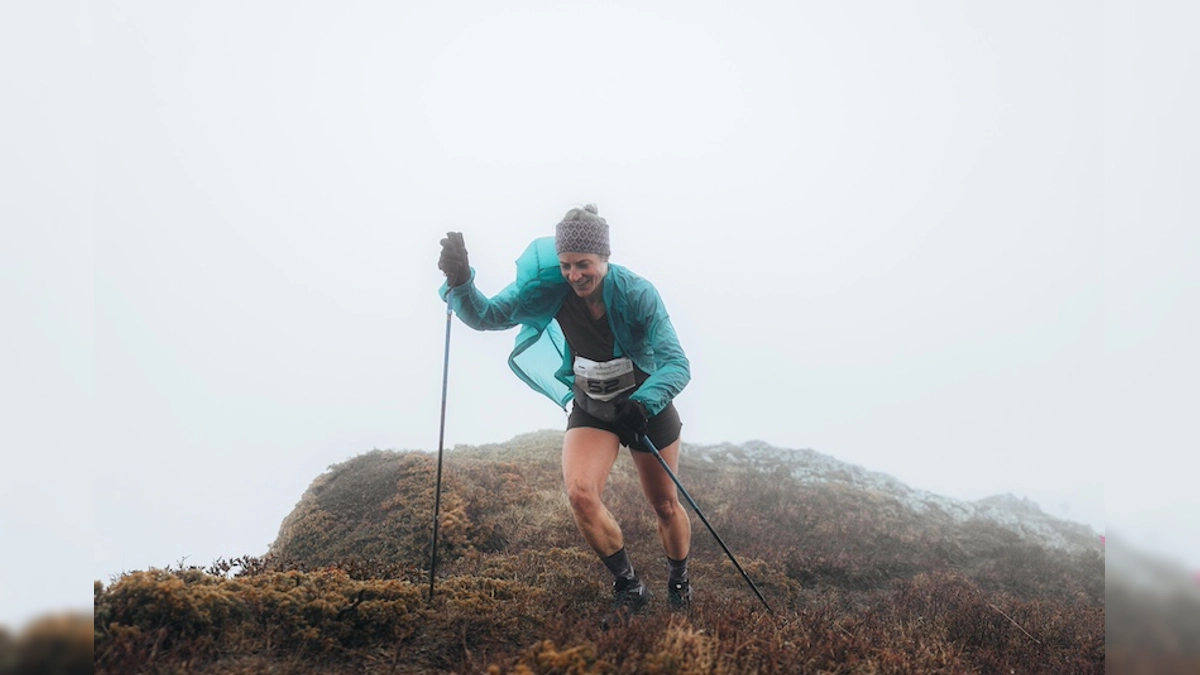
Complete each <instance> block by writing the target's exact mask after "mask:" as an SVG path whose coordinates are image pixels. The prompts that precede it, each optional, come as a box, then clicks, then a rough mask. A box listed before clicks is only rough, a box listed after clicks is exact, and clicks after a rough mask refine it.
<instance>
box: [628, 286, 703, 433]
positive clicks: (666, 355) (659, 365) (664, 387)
mask: <svg viewBox="0 0 1200 675" xmlns="http://www.w3.org/2000/svg"><path fill="white" fill-rule="evenodd" d="M634 306H635V308H636V309H635V314H636V315H637V317H638V320H639V321H641V322H642V323H643V325H644V326H645V331H646V332H645V337H644V340H645V341H646V344H647V345H648V346H649V347H650V349H651V350H653V353H654V364H655V369H654V372H652V373H649V377H648V378H647V379H646V381H645V382H643V383H642V385H641V386H640V387H638V389H637V391H635V392H634V393H633V394H632V395H631V396H630V397H629V398H630V399H632V400H637V401H641V402H642V404H643V405H645V406H646V411H647V412H648V413H649V414H650V416H651V417H653V416H654V415H657V414H658V413H660V412H662V411H663V409H664V408H666V407H667V405H668V404H669V403H670V402H671V401H672V399H674V398H675V397H676V396H678V395H679V392H681V391H683V388H684V387H685V386H687V383H688V381H689V380H691V379H692V371H691V365H690V363H689V362H688V358H687V356H686V355H685V354H684V353H683V347H681V346H680V345H679V337H678V336H677V335H676V334H675V327H674V326H673V325H672V324H671V317H670V316H669V315H668V314H667V308H666V306H665V305H664V304H663V301H662V298H660V297H659V295H658V291H657V290H656V289H655V288H654V287H653V286H651V285H650V284H649V283H646V284H645V286H644V287H643V288H642V289H640V292H639V293H638V294H637V301H636V302H635V303H634Z"/></svg>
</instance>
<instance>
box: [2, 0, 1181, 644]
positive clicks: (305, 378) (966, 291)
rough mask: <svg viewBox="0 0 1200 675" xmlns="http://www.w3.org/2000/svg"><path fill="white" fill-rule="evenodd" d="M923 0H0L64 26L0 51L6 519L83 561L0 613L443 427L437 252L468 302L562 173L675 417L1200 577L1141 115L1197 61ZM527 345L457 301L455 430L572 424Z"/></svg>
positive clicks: (195, 543)
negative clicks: (502, 0)
mask: <svg viewBox="0 0 1200 675" xmlns="http://www.w3.org/2000/svg"><path fill="white" fill-rule="evenodd" d="M643 4H644V5H645V6H643ZM912 4H915V5H917V6H900V5H896V4H895V3H884V2H861V3H837V4H829V3H783V2H748V3H741V4H739V5H738V6H737V7H736V8H734V7H733V6H732V5H728V3H694V2H692V3H687V4H684V3H606V4H605V5H603V6H599V5H593V4H584V3H578V4H573V3H550V2H518V3H515V4H514V3H508V4H504V5H503V6H500V5H495V4H494V3H482V2H476V3H446V4H437V3H430V2H406V3H382V2H356V3H355V2H352V3H343V4H340V5H338V6H337V7H334V6H332V5H324V4H319V3H288V4H284V3H254V4H252V5H246V4H245V3H233V2H215V3H206V4H204V5H202V6H201V5H197V6H189V5H171V6H168V5H164V4H162V3H151V2H116V3H103V4H99V5H96V6H93V5H91V4H87V3H84V4H81V5H78V6H76V7H72V8H57V9H40V8H39V9H32V8H31V9H23V8H21V9H6V10H5V12H6V13H18V14H21V16H20V17H18V18H22V19H25V20H26V21H35V22H36V23H37V25H39V26H42V27H43V28H44V29H48V30H49V29H51V27H53V30H52V32H53V34H55V35H57V36H58V37H59V42H58V43H55V44H61V45H62V46H63V49H61V50H47V49H45V47H40V46H39V45H40V43H39V40H38V39H37V38H36V37H34V35H33V34H32V33H28V32H21V31H12V30H9V31H5V37H6V38H9V37H11V38H12V39H11V40H10V39H5V40H3V41H0V44H3V45H4V46H3V47H0V49H2V50H4V55H5V56H6V57H8V58H7V60H8V61H9V62H10V63H30V64H31V65H30V66H29V67H26V68H21V67H17V68H13V67H9V68H7V69H6V71H5V73H6V75H5V76H6V78H7V80H8V83H9V84H11V85H12V86H11V87H6V93H5V94H4V96H6V97H7V98H9V99H12V100H14V101H15V102H17V103H19V104H23V105H19V106H9V105H6V106H4V108H5V110H8V111H12V110H16V111H17V112H16V113H6V117H7V116H8V115H10V114H11V115H14V119H13V120H12V123H11V124H8V125H6V126H7V127H9V128H10V129H14V128H19V129H21V130H22V132H21V133H15V132H13V131H6V132H5V139H6V147H7V148H9V149H10V150H11V151H12V152H13V153H15V154H13V155H12V156H13V157H15V158H17V160H16V161H5V162H4V163H3V166H4V170H5V183H6V187H5V190H6V191H8V192H10V193H11V194H10V197H12V198H11V199H6V200H5V202H6V208H5V212H6V213H11V215H10V216H7V217H6V218H5V219H6V220H9V222H12V223H19V224H21V226H20V227H14V228H9V227H6V228H5V229H4V232H5V235H4V236H5V238H6V239H5V246H4V248H3V256H4V269H5V272H6V276H5V286H4V291H5V294H4V300H5V306H6V307H9V306H10V305H11V306H12V307H13V308H14V309H15V315H16V316H21V317H24V318H25V320H24V321H23V323H22V326H23V329H22V330H19V331H14V330H9V331H5V341H6V342H5V344H4V347H5V350H4V351H5V352H6V356H8V359H7V360H8V361H11V365H10V366H6V367H7V368H8V369H9V370H10V372H11V373H13V375H14V377H13V378H12V379H11V380H10V382H12V383H15V384H16V385H17V386H12V385H10V386H8V387H6V388H5V397H6V398H5V403H6V406H5V407H6V408H7V409H8V410H9V411H10V412H11V413H12V414H13V418H14V419H15V420H19V422H18V423H17V424H16V425H15V426H14V427H13V428H14V429H15V433H13V434H12V438H6V441H8V443H7V444H8V445H9V448H6V457H9V456H11V458H12V459H14V460H15V466H14V465H13V464H11V463H10V468H11V470H10V471H6V472H5V473H4V477H3V479H2V480H3V484H2V486H0V487H3V492H4V498H3V499H4V502H3V512H4V518H5V520H4V521H3V524H4V532H5V538H6V539H10V540H12V541H14V542H18V543H19V544H20V546H21V547H22V548H23V549H34V550H44V551H47V555H48V557H49V558H50V559H51V560H55V561H59V562H56V563H53V564H51V565H49V566H48V567H46V568H45V572H44V574H47V575H50V574H55V575H57V578H63V579H67V578H70V579H76V580H78V588H69V589H68V588H66V587H63V589H62V590H61V591H57V593H58V594H57V595H54V594H50V595H47V594H46V592H45V591H44V589H42V591H41V592H40V593H39V592H38V591H37V590H31V589H30V588H29V586H28V585H27V584H23V583H19V582H17V581H16V579H17V578H18V575H19V574H23V573H25V570H24V567H23V566H22V565H21V564H19V563H17V562H14V561H11V560H6V561H5V562H4V563H3V565H2V566H0V575H2V576H0V608H2V609H0V622H3V621H6V620H7V621H9V622H13V621H19V620H22V618H24V617H27V616H28V615H29V613H30V612H31V611H34V609H38V608H40V607H41V606H43V605H46V606H49V605H53V606H61V605H66V604H71V605H78V606H83V602H84V599H83V596H82V588H84V587H86V583H87V580H88V578H91V579H99V580H102V581H107V580H108V579H109V578H110V577H111V576H112V575H115V574H119V573H120V572H122V571H125V570H133V569H144V568H146V567H149V566H165V565H169V564H173V563H175V562H177V561H179V560H181V559H184V558H186V559H187V561H188V562H190V563H194V564H200V565H206V564H208V563H210V562H211V561H212V560H213V559H214V558H216V557H220V556H224V557H230V556H236V555H241V554H244V553H250V554H261V553H263V552H265V550H266V547H267V545H268V544H269V543H270V542H271V541H272V540H273V539H274V537H275V534H276V532H277V529H278V526H279V523H280V522H281V520H282V519H283V517H284V516H285V515H287V513H288V512H289V511H290V510H291V508H292V507H293V505H294V504H295V503H296V501H297V500H298V499H299V497H300V495H301V494H302V493H303V491H304V490H305V488H306V487H307V486H308V484H309V482H310V481H311V480H312V479H313V478H314V477H316V476H317V475H318V474H319V473H320V472H321V471H323V470H324V469H325V468H326V467H327V466H329V465H331V464H334V463H337V462H340V461H343V460H345V459H346V458H348V457H351V456H353V455H356V454H359V453H361V452H364V451H368V450H370V449H372V448H395V449H422V450H434V449H436V445H437V431H438V429H437V419H438V406H439V402H440V399H439V394H440V385H441V379H440V378H441V360H442V338H443V332H442V331H443V328H444V313H443V312H444V306H443V305H442V303H441V302H440V301H439V300H438V297H437V294H436V288H437V286H438V285H439V284H440V282H441V278H440V275H439V273H438V271H437V269H436V257H437V252H438V245H437V242H438V239H439V238H440V237H441V236H443V234H444V232H445V231H446V230H450V229H453V230H460V231H462V232H464V234H465V239H466V244H467V247H468V249H469V250H470V254H471V261H472V264H473V265H474V266H475V267H476V270H477V283H478V285H479V286H480V288H481V289H482V290H484V291H485V292H487V293H489V294H490V293H494V292H496V291H498V290H499V289H500V288H501V287H503V286H504V285H505V284H507V283H508V282H509V281H510V280H511V278H512V274H513V270H514V267H513V260H514V259H515V258H516V256H517V255H518V254H519V253H520V252H521V250H523V248H524V247H525V245H526V244H527V243H528V241H529V240H531V239H532V238H534V237H537V236H545V235H549V234H552V233H553V226H554V224H555V222H557V220H558V218H559V217H560V216H561V215H562V214H563V213H564V212H565V211H566V210H568V209H569V208H571V207H573V206H576V205H578V204H581V203H583V202H595V203H597V204H598V205H599V208H600V213H601V215H603V216H605V217H606V218H607V219H608V222H609V223H610V225H611V227H612V248H613V258H612V260H613V262H615V263H619V264H623V265H626V266H628V267H630V268H632V269H633V270H634V271H635V272H637V273H639V274H641V275H643V276H645V277H647V278H648V279H650V280H651V281H652V282H654V284H655V285H656V286H657V287H658V289H659V291H660V292H661V294H662V296H663V298H664V301H665V302H666V305H667V307H668V309H669V311H670V312H671V316H672V320H673V321H674V323H675V326H676V329H677V331H678V333H679V336H680V340H681V343H682V345H683V347H684V349H685V351H686V352H687V354H688V356H689V357H690V359H691V362H692V367H693V380H692V382H691V384H689V386H688V388H687V389H686V390H685V391H684V393H683V394H682V395H681V396H680V397H679V399H678V405H679V408H680V412H681V415H682V417H683V420H684V432H683V434H684V441H685V443H686V442H693V443H718V442H723V441H730V442H743V441H746V440H750V439H761V440H764V441H767V442H769V443H772V444H775V445H779V446H783V447H793V448H813V449H815V450H818V451H821V452H825V453H828V454H831V455H833V456H835V457H837V458H839V459H842V460H846V461H850V462H853V463H856V464H860V465H862V466H864V467H866V468H868V469H871V470H877V471H883V472H886V473H889V474H892V475H894V476H896V477H897V478H899V479H900V480H902V481H904V482H906V483H908V484H909V485H911V486H913V487H915V488H920V489H926V490H931V491H933V492H937V493H941V494H946V495H949V496H953V497H957V498H963V499H978V498H982V497H985V496H988V495H991V494H995V493H1005V492H1011V493H1013V494H1016V495H1018V496H1028V497H1030V498H1032V499H1034V500H1036V501H1038V502H1039V503H1040V504H1041V505H1042V507H1043V508H1044V509H1045V510H1047V511H1048V512H1050V513H1053V514H1056V515H1059V516H1063V517H1067V518H1070V519H1072V520H1076V521H1078V522H1083V523H1086V524H1089V525H1091V526H1092V527H1094V528H1096V529H1097V530H1098V531H1104V529H1105V527H1106V524H1107V525H1108V526H1109V527H1113V528H1117V527H1119V528H1121V530H1122V531H1123V532H1126V533H1128V536H1129V537H1131V538H1138V539H1139V540H1140V541H1141V542H1144V543H1145V544H1146V545H1148V546H1153V547H1156V549H1157V550H1159V551H1161V552H1164V553H1166V554H1170V555H1174V556H1178V557H1180V558H1183V559H1187V560H1189V561H1193V564H1200V550H1197V549H1196V548H1195V543H1194V542H1195V541H1196V540H1200V538H1198V537H1195V536H1184V535H1185V534H1187V533H1189V532H1190V533H1191V534H1192V535H1194V534H1195V526H1194V521H1193V519H1192V518H1191V517H1190V516H1187V515H1180V514H1187V513H1188V512H1189V511H1188V509H1189V508H1192V509H1193V510H1194V507H1196V506H1200V504H1197V503H1196V497H1194V496H1191V495H1193V494H1194V491H1193V490H1192V489H1191V486H1190V482H1191V480H1190V478H1191V477H1194V476H1195V469H1196V461H1197V460H1196V459H1195V453H1194V447H1195V446H1194V443H1193V444H1192V445H1190V446H1188V445H1186V443H1187V437H1186V436H1184V435H1183V433H1182V429H1183V428H1185V427H1186V425H1184V424H1183V422H1182V420H1183V419H1186V416H1187V414H1188V413H1189V412H1190V413H1192V414H1193V415H1194V411H1195V410H1196V409H1197V408H1198V406H1197V405H1196V403H1197V395H1196V394H1195V393H1194V392H1195V387H1194V384H1192V383H1194V381H1195V378H1194V377H1188V376H1189V375H1191V376H1194V375H1196V374H1197V371H1198V370H1200V367H1198V365H1197V364H1198V363H1200V361H1198V359H1197V358H1196V357H1195V356H1194V355H1193V354H1192V353H1191V352H1192V351H1193V350H1189V349H1186V348H1185V347H1184V346H1185V345H1190V344H1194V343H1195V342H1196V341H1197V340H1196V338H1197V333H1200V330H1198V327H1200V322H1198V321H1197V318H1196V313H1195V309H1194V307H1195V306H1197V304H1196V302H1195V301H1196V297H1195V296H1196V295H1197V290H1198V288H1200V277H1198V276H1197V275H1198V274H1200V273H1197V271H1196V270H1197V266H1196V265H1195V264H1194V263H1195V262H1196V261H1195V258H1196V255H1197V251H1198V250H1200V247H1198V246H1197V243H1200V242H1197V234H1196V228H1195V226H1194V222H1195V220H1194V218H1192V219H1189V218H1188V217H1187V215H1186V214H1191V213H1194V206H1191V205H1190V204H1188V203H1187V202H1186V201H1185V200H1184V199H1183V197H1182V195H1183V194H1184V193H1185V191H1186V189H1187V187H1189V186H1190V187H1192V188H1194V186H1195V184H1196V180H1195V179H1196V178H1197V176H1196V163H1195V156H1196V154H1195V152H1194V150H1195V143H1194V142H1193V141H1191V140H1190V138H1194V137H1188V138H1189V140H1182V139H1183V138H1184V137H1180V139H1181V140H1180V141H1179V142H1173V141H1171V140H1170V139H1168V138H1165V137H1164V136H1163V135H1162V134H1163V133H1165V132H1162V131H1161V130H1162V129H1166V128H1168V127H1169V128H1181V127H1185V126H1187V125H1185V124H1183V120H1190V119H1194V118H1196V117H1197V115H1195V113H1196V110H1195V108H1196V101H1195V97H1194V94H1184V93H1181V92H1180V91H1179V90H1178V89H1177V88H1175V87H1174V84H1173V83H1175V82H1178V81H1196V78H1195V77H1194V75H1195V73H1194V69H1195V67H1194V66H1187V65H1181V64H1188V63H1195V62H1196V61H1197V59H1195V58H1194V56H1195V50H1196V48H1195V47H1194V46H1193V47H1187V46H1182V45H1181V46H1179V47H1178V48H1174V47H1171V46H1169V45H1170V44H1172V43H1170V42H1168V41H1151V40H1146V38H1145V31H1149V30H1150V28H1149V27H1151V26H1152V27H1153V28H1154V30H1163V31H1178V30H1182V29H1176V28H1174V26H1175V25H1177V24H1175V23H1173V22H1167V21H1164V20H1163V18H1162V17H1159V16H1150V14H1151V12H1150V11H1149V10H1139V12H1134V11H1133V10H1132V9H1127V8H1123V7H1122V6H1119V5H1118V6H1114V7H1112V8H1111V9H1110V11H1109V16H1108V17H1107V20H1108V23H1106V16H1105V15H1104V14H1103V13H1102V12H1101V10H1100V8H1099V7H1097V6H1096V5H1095V4H1094V3H1087V2H1060V3H1044V2H1038V3H1034V2H1018V3H1006V4H1003V5H992V4H986V3H970V4H968V5H966V6H962V5H960V3H951V2H927V3H912ZM493 5H495V6H493ZM1140 6H1141V5H1139V7H1140ZM1118 18H1119V19H1120V21H1121V25H1122V26H1125V27H1130V26H1132V27H1133V28H1132V29H1128V28H1127V30H1128V32H1118V31H1116V30H1115V29H1114V28H1113V26H1112V23H1113V22H1114V21H1115V20H1116V19H1118ZM4 23H5V24H7V25H12V24H11V23H9V22H4ZM1142 25H1145V26H1147V28H1146V29H1145V31H1141V32H1139V30H1138V27H1139V26H1142ZM9 33H13V34H12V35H9ZM34 49H40V52H39V53H42V54H44V58H41V59H40V60H36V66H33V65H32V63H33V60H31V59H29V58H28V57H27V54H28V53H30V52H31V51H32V50H34ZM1173 49H1176V50H1182V51H1172V50H1173ZM46 52H50V53H46ZM1162 57H1165V59H1166V60H1168V61H1169V62H1170V63H1172V64H1174V66H1173V67H1174V70H1167V71H1163V70H1161V69H1154V68H1151V67H1150V65H1149V64H1150V63H1151V60H1152V59H1157V58H1162ZM1189 68H1190V69H1191V72H1186V71H1187V70H1188V69H1189ZM10 71H11V72H10ZM1146 72H1152V73H1154V75H1153V77H1145V76H1144V73H1146ZM1189 78H1190V79H1189ZM1106 85H1107V86H1106ZM1160 109H1162V110H1164V111H1166V112H1163V113H1161V114H1160V113H1159V112H1158V111H1159V110H1160ZM1147 141H1149V143H1147ZM1189 142H1190V143H1191V145H1188V143H1189ZM1189 148H1190V150H1189ZM1148 166H1150V167H1154V171H1153V172H1152V173H1149V172H1147V170H1146V169H1145V167H1148ZM1189 206H1190V208H1188V207H1189ZM1148 227H1153V228H1154V229H1153V230H1150V231H1152V232H1153V235H1150V236H1147V235H1146V232H1147V231H1148V230H1147V229H1146V228H1148ZM1134 232H1137V234H1135V233H1134ZM29 253H33V254H35V255H33V256H31V255H28V254H29ZM513 337H514V334H513V332H507V333H486V334H485V333H476V332H473V331H470V330H469V329H467V328H466V327H465V326H463V325H462V324H461V323H457V322H456V324H455V326H454V334H453V337H452V347H451V376H450V381H449V389H450V398H449V406H448V426H447V442H448V445H449V446H450V447H452V446H453V445H454V444H458V443H469V444H479V443H488V442H498V441H505V440H507V439H509V438H511V437H512V436H514V435H516V434H519V433H524V432H528V431H533V430H536V429H543V428H562V427H563V426H564V422H565V419H564V415H563V413H562V411H561V410H558V409H557V408H556V407H555V406H554V405H553V404H551V403H550V402H549V401H548V400H546V399H544V398H542V397H540V396H538V395H537V394H535V393H533V392H532V391H531V390H529V389H528V388H527V387H525V385H524V384H522V383H521V382H520V381H518V380H517V379H516V378H515V377H514V376H512V374H511V373H510V371H509V370H508V368H507V365H506V363H505V358H506V356H507V354H508V352H509V351H510V349H511V347H512V340H513ZM6 426H8V425H6ZM7 436H9V434H6V437H7ZM1192 437H1193V438H1194V432H1193V436H1192ZM1189 448H1190V450H1191V452H1188V449H1189ZM10 449H11V450H10ZM93 450H94V453H93ZM61 453H66V454H61ZM60 457H67V458H69V460H66V461H64V460H63V459H60ZM450 461H453V460H452V454H451V455H450ZM1106 482H1107V483H1108V486H1109V492H1108V499H1109V513H1108V514H1107V515H1106V513H1105V498H1106V494H1105V484H1106ZM1114 485H1115V486H1116V487H1117V489H1116V490H1115V491H1114V489H1113V486H1114ZM1114 499H1115V500H1116V503H1119V504H1120V506H1121V509H1120V513H1119V514H1117V513H1115V512H1114V509H1113V503H1114V501H1113V500H1114ZM701 501H702V500H701ZM89 503H90V504H92V506H93V510H92V512H90V513H89V514H88V515H89V517H88V518H84V517H82V516H81V515H80V514H81V513H84V512H87V511H88V509H89V506H88V504H89ZM33 505H37V506H36V507H33ZM46 523H51V525H49V526H47V525H46ZM6 548H8V547H6ZM89 550H90V555H89V553H88V551H89ZM51 552H52V553H51ZM0 557H6V556H0ZM81 560H89V561H90V564H88V565H87V569H86V571H83V570H78V569H77V568H78V567H79V566H81V565H80V561H81ZM72 563H73V564H72ZM47 578H53V577H47ZM39 603H40V604H39Z"/></svg>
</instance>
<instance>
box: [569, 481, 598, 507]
mask: <svg viewBox="0 0 1200 675" xmlns="http://www.w3.org/2000/svg"><path fill="white" fill-rule="evenodd" d="M567 501H569V502H570V503H571V510H572V511H574V512H575V513H578V514H580V515H590V514H593V513H596V512H598V511H599V510H600V509H602V508H604V506H603V504H602V502H601V501H600V492H599V491H598V490H596V489H595V488H594V487H591V486H588V485H582V484H578V483H576V484H572V485H568V486H567Z"/></svg>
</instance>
